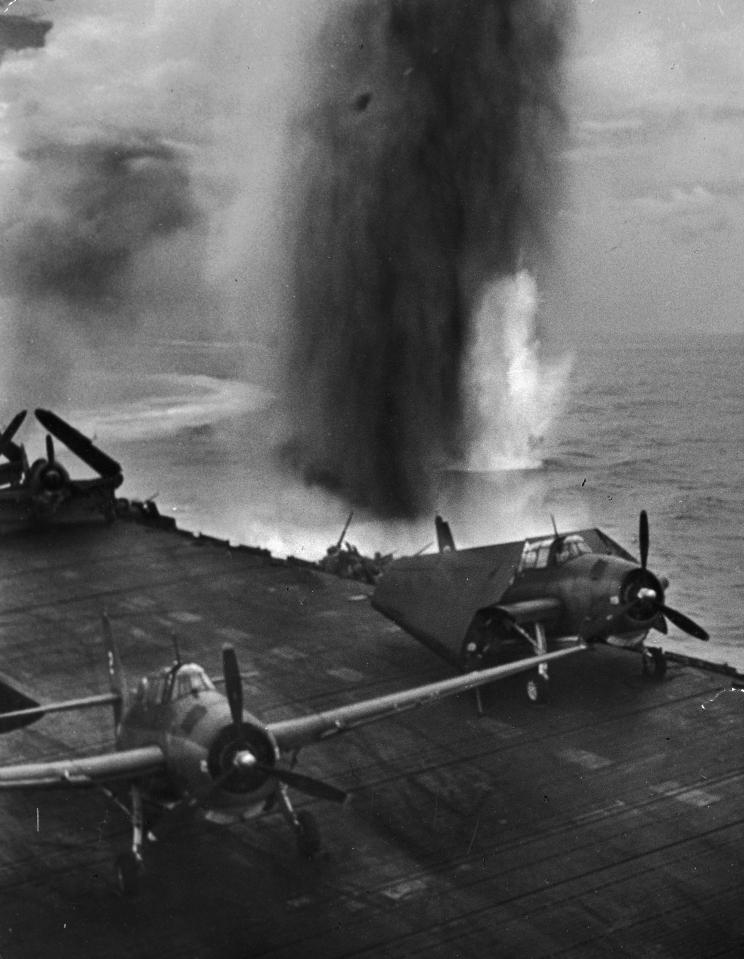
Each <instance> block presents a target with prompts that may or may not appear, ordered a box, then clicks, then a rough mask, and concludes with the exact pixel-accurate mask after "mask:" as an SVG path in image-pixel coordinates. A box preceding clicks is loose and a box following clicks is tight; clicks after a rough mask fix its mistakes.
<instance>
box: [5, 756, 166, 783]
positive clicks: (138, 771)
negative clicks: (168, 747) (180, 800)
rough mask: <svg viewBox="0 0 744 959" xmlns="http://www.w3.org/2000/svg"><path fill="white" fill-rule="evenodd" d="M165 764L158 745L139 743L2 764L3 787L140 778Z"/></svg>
mask: <svg viewBox="0 0 744 959" xmlns="http://www.w3.org/2000/svg"><path fill="white" fill-rule="evenodd" d="M164 768H165V756H164V755H163V751H162V749H161V748H160V747H159V746H140V747H138V748H137V749H122V750H120V751H118V752H111V753H104V754H102V755H100V756H82V757H76V758H71V759H55V760H50V761H48V762H40V763H21V764H18V765H15V766H2V767H0V790H2V789H55V788H56V789H59V788H66V787H71V786H73V787H74V786H93V785H95V784H96V783H108V782H114V781H116V780H117V779H139V778H141V777H143V776H148V775H152V774H154V773H157V772H161V771H162V770H163V769H164Z"/></svg>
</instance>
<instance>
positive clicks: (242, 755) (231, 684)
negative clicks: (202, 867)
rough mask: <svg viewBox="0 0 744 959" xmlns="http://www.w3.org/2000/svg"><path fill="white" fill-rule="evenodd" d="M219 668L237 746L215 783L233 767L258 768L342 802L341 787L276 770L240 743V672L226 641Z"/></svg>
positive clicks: (305, 790)
mask: <svg viewBox="0 0 744 959" xmlns="http://www.w3.org/2000/svg"><path fill="white" fill-rule="evenodd" d="M222 671H223V673H224V677H225V695H226V697H227V701H228V703H229V705H230V716H231V718H232V722H233V725H232V735H233V737H234V742H235V744H236V745H237V749H236V751H235V753H234V755H233V758H232V763H231V764H230V767H229V768H228V769H226V770H225V772H224V773H223V774H222V775H221V776H219V777H218V779H217V780H216V781H215V786H216V787H219V786H220V785H222V783H223V782H225V781H226V780H227V779H228V778H229V777H230V776H231V775H233V773H234V772H235V771H236V770H240V769H241V768H242V769H245V770H250V769H257V770H259V771H260V772H262V773H265V774H266V775H267V776H273V777H274V779H277V780H278V781H279V782H280V783H284V785H285V786H291V787H292V788H293V789H297V790H299V791H300V792H303V793H306V794H307V795H308V796H313V797H314V798H316V799H327V800H330V801H331V802H338V803H343V802H345V801H346V799H347V794H346V793H345V792H344V791H343V790H342V789H337V788H336V787H335V786H331V785H330V784H329V783H324V782H321V781H320V780H319V779H313V778H312V777H311V776H305V775H303V774H302V773H296V772H293V771H292V770H289V769H278V768H277V767H276V766H272V765H271V764H270V763H265V762H261V760H260V759H258V757H257V756H256V755H255V754H254V752H253V751H252V750H251V749H250V747H248V746H247V745H246V746H242V745H241V743H242V741H243V740H244V736H243V680H242V677H241V675H240V668H239V667H238V657H237V656H236V655H235V649H234V648H233V647H232V646H230V645H229V644H225V646H223V647H222Z"/></svg>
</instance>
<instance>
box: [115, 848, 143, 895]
mask: <svg viewBox="0 0 744 959" xmlns="http://www.w3.org/2000/svg"><path fill="white" fill-rule="evenodd" d="M143 871H144V864H143V862H142V859H141V858H140V857H139V856H137V854H136V853H134V852H131V851H130V852H123V853H122V854H121V855H120V856H117V859H116V884H117V886H118V887H119V892H120V893H121V894H122V896H127V897H130V896H136V895H137V893H138V892H139V884H140V877H141V875H142V873H143Z"/></svg>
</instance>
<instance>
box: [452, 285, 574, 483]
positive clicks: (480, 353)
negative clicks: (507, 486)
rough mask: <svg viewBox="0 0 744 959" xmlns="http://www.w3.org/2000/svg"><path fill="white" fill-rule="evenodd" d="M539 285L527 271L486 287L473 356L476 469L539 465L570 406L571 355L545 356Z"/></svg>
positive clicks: (469, 376)
mask: <svg viewBox="0 0 744 959" xmlns="http://www.w3.org/2000/svg"><path fill="white" fill-rule="evenodd" d="M537 309H538V299H537V286H536V283H535V280H534V278H533V277H532V276H531V275H530V274H529V273H528V272H527V271H525V270H522V271H520V272H519V273H518V274H517V275H516V276H514V277H512V278H510V279H507V280H500V281H497V282H495V283H492V284H490V285H488V286H486V288H485V290H484V293H483V298H482V300H481V303H480V306H479V307H478V309H477V311H476V316H475V321H474V324H475V335H474V338H473V342H472V344H471V347H470V351H469V356H468V359H467V372H466V377H465V379H466V382H467V383H468V391H469V397H468V399H469V422H470V433H471V435H472V441H471V447H470V454H469V458H468V467H469V468H470V469H474V470H505V469H534V468H536V467H539V466H541V465H542V460H541V456H540V451H541V447H542V445H543V442H544V439H545V436H546V434H547V432H548V430H549V428H550V425H551V423H552V422H553V421H554V420H555V419H556V418H557V417H558V416H560V414H561V413H562V411H563V406H564V402H565V398H566V389H567V386H568V378H569V374H570V371H571V361H570V359H568V358H565V359H562V360H560V361H558V362H553V363H550V362H546V361H544V360H543V359H542V357H541V349H540V347H541V343H540V337H539V333H538V327H537Z"/></svg>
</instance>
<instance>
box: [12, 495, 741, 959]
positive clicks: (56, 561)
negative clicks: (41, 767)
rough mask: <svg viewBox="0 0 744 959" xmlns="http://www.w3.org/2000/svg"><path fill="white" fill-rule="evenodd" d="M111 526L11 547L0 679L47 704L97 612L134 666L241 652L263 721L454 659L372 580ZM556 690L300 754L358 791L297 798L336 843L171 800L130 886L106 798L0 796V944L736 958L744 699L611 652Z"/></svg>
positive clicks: (534, 957)
mask: <svg viewBox="0 0 744 959" xmlns="http://www.w3.org/2000/svg"><path fill="white" fill-rule="evenodd" d="M122 513H123V516H122V518H121V519H120V520H118V521H117V522H115V523H114V524H113V525H111V526H104V525H97V524H95V525H90V526H87V527H81V528H76V527H72V526H70V527H61V528H59V529H54V530H50V531H47V532H29V533H17V534H13V535H6V536H5V537H3V538H2V540H0V584H1V585H0V590H1V592H0V650H1V651H2V652H1V655H0V673H2V674H3V676H4V677H5V680H6V682H12V683H13V684H14V685H15V686H16V687H18V688H21V689H25V690H26V691H31V692H33V693H34V694H35V695H36V696H37V698H39V699H41V700H42V701H51V700H59V699H63V698H66V697H70V696H78V695H80V696H82V695H88V694H93V693H97V692H102V691H105V689H106V676H105V666H104V662H103V652H102V645H101V640H100V632H101V626H100V616H101V613H102V611H103V610H107V611H108V614H109V616H110V618H111V622H112V626H113V629H114V632H115V634H116V636H117V637H118V639H119V641H120V644H121V648H122V657H123V660H124V663H125V666H126V667H127V669H128V672H129V674H130V678H131V680H132V681H133V682H134V681H135V680H136V679H137V678H138V677H139V675H140V674H141V673H144V672H146V671H148V670H151V669H153V668H156V667H158V666H160V665H163V664H166V663H168V662H169V661H170V660H171V659H172V655H173V635H174V634H177V636H178V639H179V643H180V647H181V650H182V653H183V655H184V657H187V658H189V659H194V660H196V661H198V662H201V663H202V664H203V665H204V666H205V667H207V669H208V670H209V671H211V672H212V673H214V674H218V673H219V671H220V650H221V646H222V644H223V643H225V642H230V643H232V644H233V645H234V646H235V648H236V650H237V653H238V656H239V659H240V663H241V668H242V670H243V672H244V673H247V674H248V678H247V679H246V683H245V697H246V703H245V705H246V707H247V708H248V709H249V710H250V711H251V712H253V713H255V714H257V715H259V716H260V717H261V718H263V719H266V720H275V719H280V718H284V717H287V716H291V715H297V714H299V713H301V712H305V711H308V710H309V709H320V708H322V707H325V706H329V705H335V704H340V703H344V702H350V701H353V700H354V699H358V698H361V697H369V696H371V695H375V694H378V693H383V692H388V691H393V690H396V689H401V688H404V687H407V686H412V685H414V684H419V683H423V682H427V681H432V680H434V679H438V678H443V677H445V676H446V675H447V674H448V667H447V666H446V664H443V663H441V662H439V661H438V660H437V659H435V658H434V657H433V656H432V655H431V654H430V653H428V652H427V650H426V649H424V648H423V647H421V646H419V645H417V644H416V643H415V642H414V641H413V640H412V639H410V638H409V637H408V636H406V635H405V634H404V633H403V632H401V631H400V630H399V629H398V628H397V627H394V626H392V625H391V624H390V623H388V622H387V621H386V620H384V619H383V618H382V617H381V616H379V615H378V614H377V613H375V612H374V611H373V610H372V609H371V608H370V606H369V602H368V594H369V588H368V587H365V586H360V585H359V584H358V583H355V582H349V581H342V580H339V579H336V578H334V577H332V576H329V575H327V574H324V573H320V572H318V571H316V570H313V569H310V568H308V567H307V566H303V565H300V564H293V563H291V562H289V563H288V562H284V561H280V560H277V559H275V558H273V557H271V556H270V555H269V554H268V553H266V552H265V551H262V550H251V549H246V548H233V547H230V546H229V545H228V544H226V543H220V542H217V541H214V540H211V539H208V538H204V537H194V536H192V535H190V534H186V533H183V532H181V531H178V530H176V529H175V528H174V527H173V526H172V524H170V523H168V522H165V521H164V520H162V519H161V518H158V517H157V515H156V514H155V513H154V511H151V512H148V510H146V509H143V508H141V507H137V506H136V505H133V506H126V505H125V506H123V507H122ZM551 676H552V682H551V697H552V700H551V703H550V704H549V705H545V706H537V707H536V706H534V705H531V704H530V703H529V702H528V701H527V700H526V697H525V694H524V680H523V678H520V677H516V678H514V679H511V680H507V681H506V682H503V683H500V684H498V685H497V686H495V687H492V688H491V689H490V690H489V691H488V692H487V693H486V695H485V697H484V699H485V706H486V715H485V716H484V717H483V718H478V716H477V715H476V709H475V705H474V701H473V696H472V694H471V695H464V696H461V697H458V698H456V699H454V700H449V701H447V702H445V703H443V704H441V705H439V706H436V707H434V708H432V709H430V710H421V711H417V712H414V713H410V714H408V715H406V716H402V717H399V718H398V719H391V720H388V721H385V722H383V723H380V724H379V725H376V726H372V727H368V728H366V729H364V730H361V731H358V732H356V733H352V734H350V735H348V736H346V737H341V738H339V739H338V740H335V741H332V742H328V743H326V744H320V745H318V746H314V747H312V748H309V749H307V750H306V751H304V752H303V753H302V754H301V756H300V765H299V767H298V768H299V769H300V770H301V771H304V772H307V773H309V774H311V775H315V776H318V777H320V778H322V779H325V780H328V781H330V782H332V783H334V784H336V785H338V786H340V787H342V788H344V789H348V790H349V791H350V792H351V793H352V801H351V803H350V804H348V805H347V806H346V807H344V808H342V809H339V808H338V807H337V806H335V805H332V804H328V803H324V802H322V801H315V800H308V799H307V798H303V797H300V796H297V797H296V798H297V804H298V806H299V807H301V808H302V807H305V808H312V811H313V813H314V814H315V816H316V817H317V819H318V820H319V823H320V826H321V830H322V834H323V839H324V851H323V853H322V854H321V855H320V856H319V857H317V858H316V859H315V860H313V861H303V860H300V859H298V856H297V852H296V847H295V843H294V839H293V837H292V835H291V834H290V832H289V831H288V830H287V828H286V825H285V823H284V821H283V820H282V819H281V817H279V816H278V815H268V816H266V817H265V818H263V819H260V820H258V821H253V822H249V823H246V824H241V825H233V826H229V827H218V826H215V825H211V824H201V823H198V822H193V821H190V820H189V818H188V817H183V816H180V817H178V818H177V821H175V822H174V824H173V828H172V829H170V830H169V831H167V833H166V834H165V836H163V837H162V838H161V839H160V841H159V842H158V843H156V844H154V845H152V846H151V847H150V848H149V849H148V857H147V873H146V877H145V879H144V881H143V886H142V889H141V892H140V894H139V895H138V896H137V897H136V898H134V899H132V900H129V899H126V898H122V897H121V896H120V895H119V894H118V892H117V889H116V885H115V882H114V872H113V867H112V863H113V859H114V856H115V853H116V852H117V850H118V849H119V848H121V847H123V846H126V844H127V842H128V828H127V823H126V821H125V819H124V817H123V816H122V815H121V814H120V813H119V812H118V811H117V810H115V809H112V808H111V807H110V806H109V804H107V802H106V800H105V798H104V797H103V796H101V795H99V794H98V793H96V792H89V791H79V792H75V793H74V794H71V793H69V792H55V793H49V792H46V793H43V794H42V793H38V792H37V793H27V794H16V793H14V794H12V795H7V794H6V795H3V796H0V835H2V841H0V955H2V957H3V959H31V957H37V956H39V957H46V956H50V955H54V956H55V957H57V959H61V957H68V956H69V957H75V959H83V957H88V956H90V957H96V959H100V957H101V956H106V957H108V959H117V957H122V959H123V957H126V959H135V957H142V959H145V957H153V956H157V957H160V959H165V957H170V956H173V957H186V956H188V957H193V959H210V957H226V959H232V957H235V959H239V957H254V956H266V957H273V959H289V957H303V959H312V957H322V959H335V957H341V956H355V957H363V956H364V957H379V956H384V957H391V959H392V957H401V959H402V957H406V959H411V957H415V956H426V957H427V959H434V957H441V959H445V957H446V959H451V957H454V956H457V957H460V959H462V957H470V956H472V957H477V959H483V957H486V956H498V957H500V959H507V957H515V959H523V957H529V959H543V957H549V956H550V957H557V956H561V957H596V956H633V957H634V959H639V957H640V959H643V957H654V959H664V957H669V959H685V957H690V959H699V957H702V956H707V957H714V956H732V957H734V956H736V957H740V956H741V955H742V954H743V953H744V911H742V908H741V907H742V901H743V900H744V895H743V892H744V889H743V886H744V883H743V882H742V875H744V815H743V813H742V804H741V795H742V785H743V783H744V753H742V748H741V738H742V724H743V721H744V694H743V693H742V691H741V690H737V689H732V688H731V682H730V680H729V679H727V678H726V677H725V676H721V675H716V674H713V673H707V672H704V671H702V670H699V669H696V668H693V667H690V666H685V665H679V664H672V665H671V666H670V668H669V671H668V673H667V677H666V679H665V681H663V682H654V681H651V680H649V679H646V678H644V677H643V676H642V674H641V669H640V661H639V658H638V657H637V656H634V655H631V654H628V653H623V652H620V651H616V650H611V649H608V648H606V647H602V648H598V649H596V650H590V651H587V652H586V653H584V654H582V655H580V656H575V657H572V658H570V659H569V660H566V661H563V662H560V663H558V664H556V665H555V666H554V667H553V669H552V671H551ZM112 735H113V730H112V718H111V715H110V712H109V711H108V710H106V709H101V710H100V711H90V712H87V713H85V714H84V715H73V714H59V715H57V716H54V717H47V718H44V719H42V720H41V721H40V722H39V723H37V724H36V725H34V726H30V727H28V728H27V729H25V730H22V731H18V732H14V733H11V734H8V735H6V736H4V737H2V739H0V762H17V761H23V760H29V761H31V760H35V759H41V758H51V757H60V756H63V755H65V754H69V752H70V751H73V752H82V751H85V750H88V749H90V747H91V746H93V747H95V748H100V749H101V750H104V749H105V748H107V747H108V746H110V744H111V742H112Z"/></svg>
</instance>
